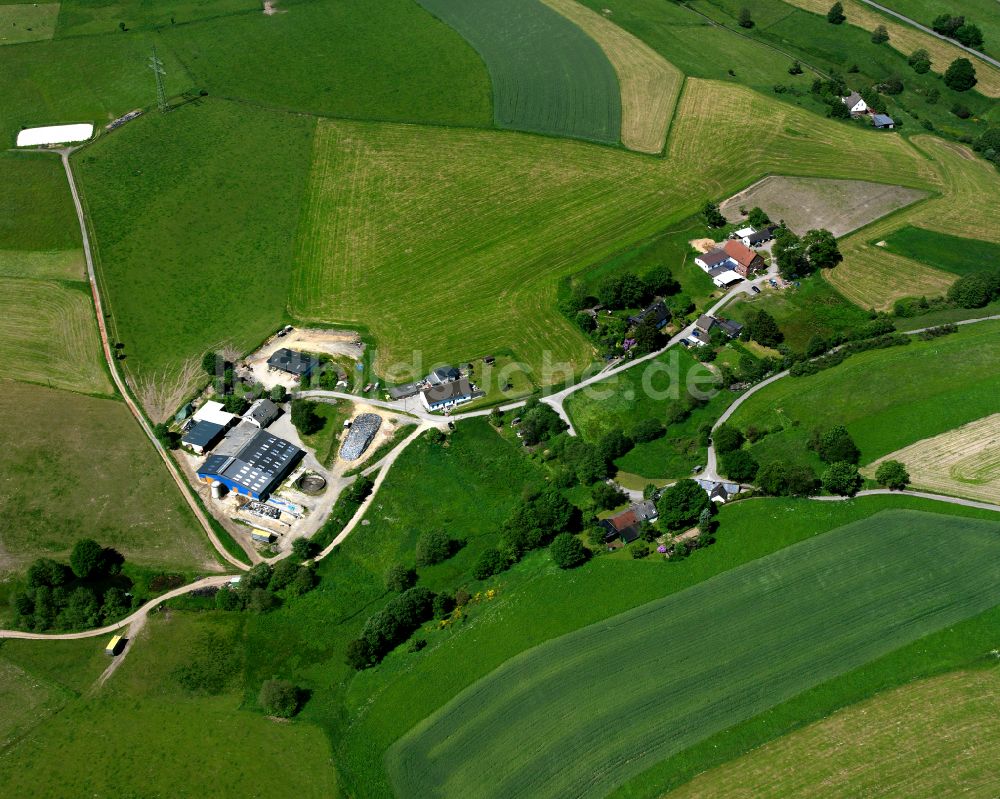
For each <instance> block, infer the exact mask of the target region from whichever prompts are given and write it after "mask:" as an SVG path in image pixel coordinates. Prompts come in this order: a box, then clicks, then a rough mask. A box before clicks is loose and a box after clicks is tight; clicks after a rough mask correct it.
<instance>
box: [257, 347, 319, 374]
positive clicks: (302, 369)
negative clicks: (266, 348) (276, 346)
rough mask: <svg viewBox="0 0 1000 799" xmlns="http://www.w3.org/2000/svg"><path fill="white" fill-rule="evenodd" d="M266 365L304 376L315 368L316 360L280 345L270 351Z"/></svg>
mask: <svg viewBox="0 0 1000 799" xmlns="http://www.w3.org/2000/svg"><path fill="white" fill-rule="evenodd" d="M267 365H268V367H269V368H271V369H277V370H278V371H281V372H287V373H288V374H290V375H295V376H296V377H306V376H308V375H309V374H310V373H311V372H312V370H313V369H315V368H316V366H317V361H316V359H315V358H313V357H312V356H311V355H309V354H307V353H304V352H297V351H295V350H290V349H288V348H287V347H282V348H281V349H280V350H275V351H274V353H272V355H271V357H270V358H268V359H267Z"/></svg>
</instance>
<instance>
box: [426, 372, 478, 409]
mask: <svg viewBox="0 0 1000 799" xmlns="http://www.w3.org/2000/svg"><path fill="white" fill-rule="evenodd" d="M456 371H457V370H456ZM475 396H477V392H476V390H475V389H474V388H473V387H472V384H471V383H470V382H469V379H468V378H467V377H463V378H460V379H459V380H453V381H451V382H450V383H442V384H439V385H436V386H429V387H427V388H425V389H424V390H423V391H421V392H420V400H421V402H423V403H424V407H425V408H427V410H429V411H440V410H443V409H445V408H453V407H455V406H456V405H461V404H462V403H463V402H469V401H470V400H471V399H472V398H473V397H475Z"/></svg>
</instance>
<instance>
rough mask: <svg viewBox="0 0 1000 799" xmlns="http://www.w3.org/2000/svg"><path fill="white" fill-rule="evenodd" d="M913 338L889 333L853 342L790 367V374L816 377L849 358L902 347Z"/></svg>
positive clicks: (902, 334) (903, 334)
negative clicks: (873, 351)
mask: <svg viewBox="0 0 1000 799" xmlns="http://www.w3.org/2000/svg"><path fill="white" fill-rule="evenodd" d="M910 340H911V337H910V336H907V335H906V334H905V333H887V334H885V335H882V336H877V337H875V338H870V339H862V340H861V341H851V342H848V343H847V344H844V345H842V346H841V347H840V348H839V349H837V350H836V351H834V352H831V353H829V354H828V355H823V356H821V357H819V358H814V359H812V360H806V361H797V362H795V363H793V364H792V365H791V367H789V370H788V373H789V374H790V375H791V376H792V377H805V376H807V375H814V374H816V373H817V372H821V371H823V370H824V369H829V368H830V367H832V366H838V365H839V364H841V363H843V362H844V361H845V360H846V359H847V358H848V357H849V356H851V355H854V354H856V353H859V352H867V351H868V350H881V349H887V348H888V347H901V346H906V345H907V344H909V343H910Z"/></svg>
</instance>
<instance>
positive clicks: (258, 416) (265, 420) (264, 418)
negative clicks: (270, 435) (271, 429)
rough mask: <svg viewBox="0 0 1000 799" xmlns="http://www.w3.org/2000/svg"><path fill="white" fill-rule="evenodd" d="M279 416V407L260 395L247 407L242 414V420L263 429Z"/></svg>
mask: <svg viewBox="0 0 1000 799" xmlns="http://www.w3.org/2000/svg"><path fill="white" fill-rule="evenodd" d="M279 416H281V408H279V407H278V406H277V405H275V404H274V403H273V402H271V400H269V399H268V398H267V397H261V398H260V399H259V400H256V401H255V402H254V404H253V405H251V406H250V407H249V408H247V412H246V413H244V414H243V421H245V422H249V423H250V424H252V425H253V426H254V427H259V428H261V429H264V428H265V427H267V426H268V425H269V424H271V422H273V421H274V420H275V419H277V418H278V417H279Z"/></svg>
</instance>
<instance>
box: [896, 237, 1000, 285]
mask: <svg viewBox="0 0 1000 799" xmlns="http://www.w3.org/2000/svg"><path fill="white" fill-rule="evenodd" d="M884 241H885V245H884V246H885V249H887V250H888V251H889V252H893V253H896V254H898V255H902V256H903V257H904V258H912V259H913V260H914V261H920V262H921V263H924V264H927V265H928V266H933V267H935V268H937V269H943V270H945V271H946V272H953V273H954V274H956V275H967V274H969V273H970V272H980V271H983V270H985V269H987V268H989V266H990V264H991V263H992V261H993V258H994V257H995V255H996V250H997V245H996V244H994V243H992V242H988V241H978V240H977V239H965V238H962V237H961V236H949V235H948V234H947V233H938V232H937V231H934V230H925V229H923V228H919V227H913V226H912V225H907V226H906V227H903V228H900V229H899V230H897V231H896V232H895V233H891V234H890V235H888V236H886V237H885V239H884Z"/></svg>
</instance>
